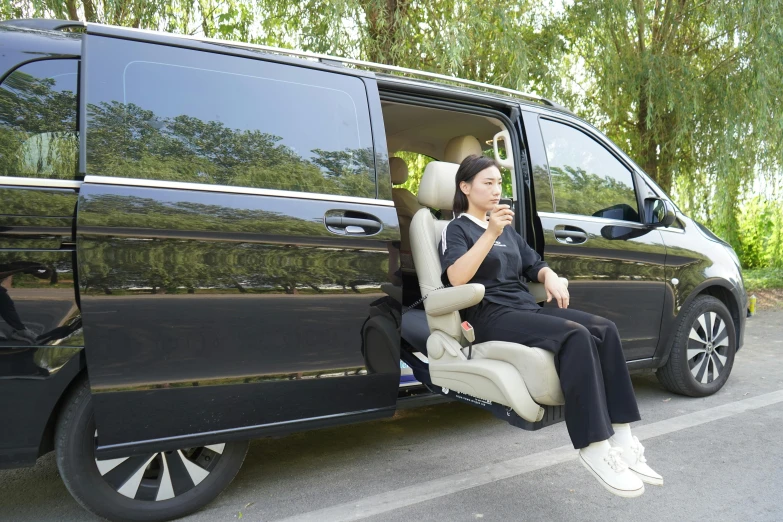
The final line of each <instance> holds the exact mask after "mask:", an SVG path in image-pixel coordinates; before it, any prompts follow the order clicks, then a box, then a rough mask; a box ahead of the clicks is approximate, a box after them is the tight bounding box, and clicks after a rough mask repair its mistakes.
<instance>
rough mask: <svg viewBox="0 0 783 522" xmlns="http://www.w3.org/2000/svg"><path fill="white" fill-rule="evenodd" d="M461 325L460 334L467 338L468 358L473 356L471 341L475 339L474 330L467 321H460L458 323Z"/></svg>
mask: <svg viewBox="0 0 783 522" xmlns="http://www.w3.org/2000/svg"><path fill="white" fill-rule="evenodd" d="M460 326H461V327H462V335H464V336H465V339H467V340H468V343H469V347H468V360H470V359H472V358H473V341H475V340H476V332H474V331H473V326H471V324H470V323H469V322H467V321H462V324H461V325H460Z"/></svg>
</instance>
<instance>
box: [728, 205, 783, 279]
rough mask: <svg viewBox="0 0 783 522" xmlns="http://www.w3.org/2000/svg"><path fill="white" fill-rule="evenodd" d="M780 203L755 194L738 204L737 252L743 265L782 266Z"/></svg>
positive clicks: (781, 214)
mask: <svg viewBox="0 0 783 522" xmlns="http://www.w3.org/2000/svg"><path fill="white" fill-rule="evenodd" d="M781 222H783V205H781V202H780V201H775V200H774V199H773V200H768V199H765V198H761V197H759V196H757V197H754V198H752V199H751V200H750V201H748V202H747V203H746V204H745V205H744V206H743V207H742V213H741V214H740V217H739V248H738V249H737V255H738V256H739V258H740V261H741V262H742V266H743V267H745V268H762V267H777V268H783V232H781V227H780V225H779V223H781Z"/></svg>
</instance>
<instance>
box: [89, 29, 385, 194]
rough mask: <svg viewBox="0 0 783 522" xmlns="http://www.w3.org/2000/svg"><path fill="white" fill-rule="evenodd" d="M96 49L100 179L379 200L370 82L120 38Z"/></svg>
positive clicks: (94, 148) (94, 105)
mask: <svg viewBox="0 0 783 522" xmlns="http://www.w3.org/2000/svg"><path fill="white" fill-rule="evenodd" d="M90 44H92V45H90ZM88 45H89V46H88V54H87V56H88V58H87V59H88V71H87V74H88V89H87V96H88V131H87V171H88V172H89V173H90V174H99V175H105V176H122V177H131V178H133V177H136V178H154V179H159V180H169V181H185V182H193V183H211V184H221V185H238V186H245V187H257V188H268V189H281V190H295V191H302V192H317V193H324V194H343V195H350V196H363V197H375V172H374V160H373V147H372V140H371V131H370V122H369V115H368V108H367V95H366V92H365V90H364V83H363V82H362V81H361V80H360V79H358V78H354V77H350V76H345V75H341V74H333V73H328V72H322V71H316V70H310V69H306V68H301V67H294V66H289V65H281V64H275V63H270V62H264V61H260V60H254V59H246V58H238V57H230V56H222V55H218V54H212V53H206V52H198V51H190V50H184V49H176V48H171V47H165V46H157V45H149V44H142V43H136V42H127V41H125V42H123V41H118V40H113V39H110V38H97V37H96V38H92V39H91V40H89V41H88ZM92 71H100V72H99V73H95V74H93V72H92Z"/></svg>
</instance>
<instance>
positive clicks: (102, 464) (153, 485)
mask: <svg viewBox="0 0 783 522" xmlns="http://www.w3.org/2000/svg"><path fill="white" fill-rule="evenodd" d="M95 436H96V437H97V436H98V432H97V431H96V432H95ZM225 446H226V445H225V444H213V445H210V446H201V447H197V448H188V449H180V450H176V451H163V452H159V453H149V454H146V455H136V456H133V457H123V458H116V459H106V460H98V459H95V465H96V466H97V467H98V471H99V472H100V474H101V477H103V479H104V480H105V481H106V483H107V484H108V485H109V486H110V487H111V488H112V489H114V490H115V491H116V492H117V493H119V494H121V495H124V496H126V497H128V498H131V499H134V500H142V501H150V502H153V501H162V500H169V499H171V498H174V497H176V496H178V495H182V494H183V493H186V492H188V491H190V490H191V489H193V488H194V487H196V486H198V485H199V484H200V483H201V482H202V481H204V479H206V478H207V477H208V476H209V474H210V472H211V471H212V470H213V469H214V468H215V466H216V465H217V463H218V461H219V460H220V457H221V456H222V455H223V450H224V449H225Z"/></svg>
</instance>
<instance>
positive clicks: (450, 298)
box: [424, 283, 484, 317]
mask: <svg viewBox="0 0 783 522" xmlns="http://www.w3.org/2000/svg"><path fill="white" fill-rule="evenodd" d="M482 299H484V285H480V284H478V283H469V284H466V285H459V286H452V287H449V288H442V289H440V290H433V291H432V292H430V293H429V294H427V299H425V300H424V309H425V310H426V311H427V315H431V316H434V317H437V316H439V315H446V314H449V313H451V312H456V311H457V310H462V309H464V308H469V307H471V306H473V305H475V304H478V303H479V302H481V300H482Z"/></svg>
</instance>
